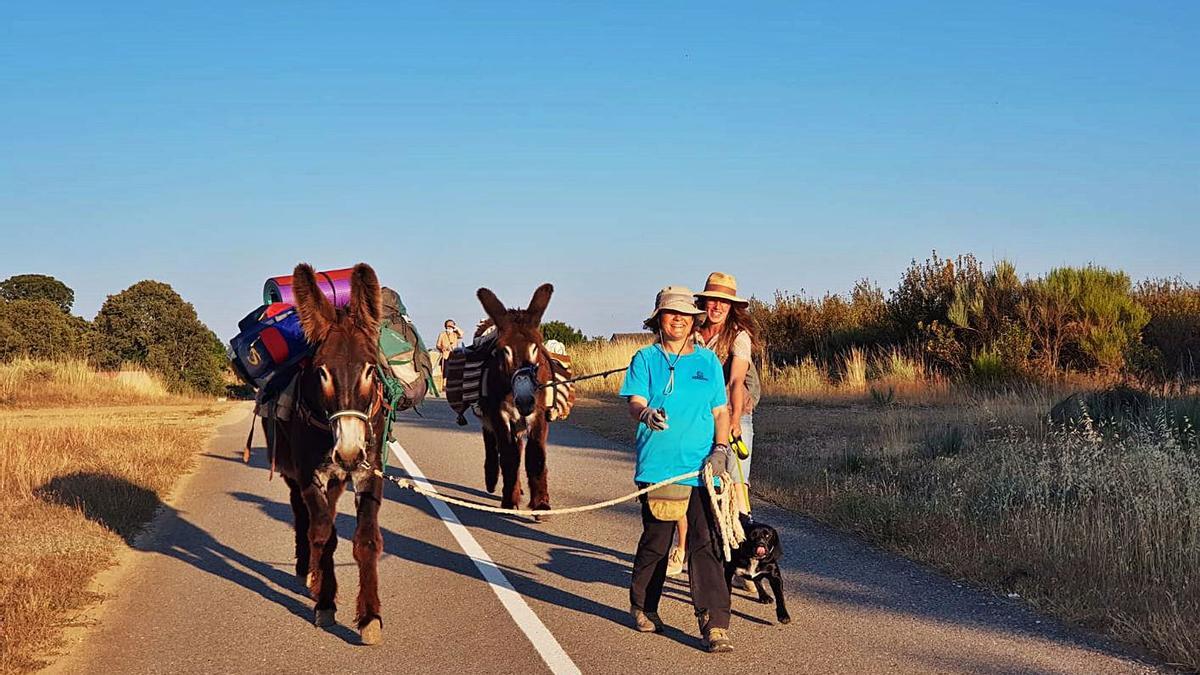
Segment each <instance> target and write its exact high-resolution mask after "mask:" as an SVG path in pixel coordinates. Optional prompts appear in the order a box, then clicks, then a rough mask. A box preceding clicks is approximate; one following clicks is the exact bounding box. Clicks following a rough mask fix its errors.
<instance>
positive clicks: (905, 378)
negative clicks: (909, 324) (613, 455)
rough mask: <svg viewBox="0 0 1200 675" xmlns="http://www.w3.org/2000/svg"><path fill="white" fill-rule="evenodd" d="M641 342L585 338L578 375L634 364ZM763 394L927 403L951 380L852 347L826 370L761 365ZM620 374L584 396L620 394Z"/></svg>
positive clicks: (908, 361) (576, 352) (893, 355)
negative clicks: (874, 393)
mask: <svg viewBox="0 0 1200 675" xmlns="http://www.w3.org/2000/svg"><path fill="white" fill-rule="evenodd" d="M641 347H642V345H638V344H634V343H630V342H602V341H594V342H585V343H582V344H579V345H575V346H573V347H571V348H570V350H569V352H570V356H571V360H572V364H573V365H572V368H573V371H574V373H575V374H576V375H577V376H579V375H587V374H590V373H599V372H602V371H605V370H610V369H613V368H622V367H624V366H627V365H629V360H630V359H631V358H633V354H634V352H636V351H637V350H638V349H640V348H641ZM759 373H760V375H761V377H762V390H763V396H764V397H766V398H767V399H770V400H773V401H774V402H805V401H818V400H831V399H836V400H840V401H851V400H871V390H872V389H875V390H878V391H886V392H891V394H892V395H893V396H895V397H896V398H897V399H898V400H904V401H922V402H924V401H928V400H931V399H938V398H944V397H945V396H946V395H947V394H948V392H949V389H950V387H949V383H948V382H947V381H946V380H945V379H944V378H942V377H940V376H937V375H935V374H933V373H931V372H930V370H929V369H928V368H927V367H926V365H925V363H924V362H923V361H921V360H920V359H919V358H914V357H912V356H910V355H908V354H907V353H905V352H904V351H902V350H899V349H887V350H879V351H876V352H868V351H867V350H863V349H858V348H854V349H850V350H848V351H847V352H846V353H845V354H844V355H843V356H842V357H840V358H839V359H837V367H835V368H832V369H831V368H827V367H825V366H823V365H821V364H818V363H817V362H816V361H814V360H813V359H812V358H805V359H804V360H802V361H800V362H799V363H797V364H794V365H788V366H773V365H769V364H767V365H762V366H760V367H759ZM621 383H622V375H621V374H620V373H618V374H616V375H611V376H609V377H606V378H603V379H595V380H587V381H584V382H580V383H578V384H577V385H576V387H577V391H578V392H579V393H581V394H584V395H589V394H590V395H616V394H617V393H618V392H619V391H620V389H621Z"/></svg>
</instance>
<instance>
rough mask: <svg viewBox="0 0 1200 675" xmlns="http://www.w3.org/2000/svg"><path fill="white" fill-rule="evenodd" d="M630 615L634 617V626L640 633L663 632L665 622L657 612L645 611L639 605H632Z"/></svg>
mask: <svg viewBox="0 0 1200 675" xmlns="http://www.w3.org/2000/svg"><path fill="white" fill-rule="evenodd" d="M629 616H631V617H633V627H634V628H636V629H637V630H638V632H639V633H661V632H663V622H662V619H660V618H658V613H657V612H643V611H642V610H640V609H638V608H637V607H630V608H629Z"/></svg>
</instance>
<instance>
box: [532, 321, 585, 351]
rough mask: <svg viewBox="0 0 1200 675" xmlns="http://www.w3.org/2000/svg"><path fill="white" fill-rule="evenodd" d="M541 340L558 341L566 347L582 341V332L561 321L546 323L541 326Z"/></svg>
mask: <svg viewBox="0 0 1200 675" xmlns="http://www.w3.org/2000/svg"><path fill="white" fill-rule="evenodd" d="M542 338H543V339H545V340H558V341H559V342H561V343H563V344H564V345H566V346H568V347H570V346H571V345H577V344H579V343H581V342H583V341H584V337H583V331H581V330H579V329H578V328H575V327H573V326H571V325H569V324H566V323H564V322H562V321H548V322H546V323H544V324H542Z"/></svg>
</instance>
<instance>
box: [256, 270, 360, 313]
mask: <svg viewBox="0 0 1200 675" xmlns="http://www.w3.org/2000/svg"><path fill="white" fill-rule="evenodd" d="M353 271H354V268H353V267H347V268H346V269H342V270H329V271H327V272H317V286H319V287H320V289H321V293H323V294H324V295H325V297H326V298H328V299H329V301H330V302H332V303H333V306H334V307H344V306H346V305H347V304H349V303H350V274H351V272H353ZM263 302H264V303H266V304H268V305H269V304H271V303H275V302H286V303H288V304H289V305H294V304H296V299H295V297H294V296H293V294H292V277H291V276H290V275H289V276H285V277H271V278H270V279H267V283H266V284H264V285H263Z"/></svg>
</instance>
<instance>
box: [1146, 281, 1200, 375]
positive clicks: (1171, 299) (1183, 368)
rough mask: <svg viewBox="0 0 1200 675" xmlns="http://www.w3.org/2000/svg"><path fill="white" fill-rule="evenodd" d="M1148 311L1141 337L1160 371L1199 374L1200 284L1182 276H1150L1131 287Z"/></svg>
mask: <svg viewBox="0 0 1200 675" xmlns="http://www.w3.org/2000/svg"><path fill="white" fill-rule="evenodd" d="M1134 298H1136V299H1137V301H1138V303H1139V304H1140V305H1141V306H1142V307H1145V308H1146V310H1147V311H1148V312H1149V313H1150V320H1149V321H1148V322H1147V323H1146V325H1145V327H1144V328H1142V341H1143V342H1144V343H1145V345H1146V346H1147V347H1148V348H1150V349H1151V350H1153V352H1154V357H1155V361H1157V363H1155V364H1153V365H1154V366H1156V370H1158V371H1159V373H1160V374H1161V375H1165V376H1168V377H1171V376H1175V375H1177V374H1181V375H1183V376H1185V377H1198V376H1200V287H1197V286H1196V285H1194V284H1189V283H1187V282H1185V281H1183V280H1182V279H1151V280H1147V281H1143V282H1142V283H1140V284H1138V286H1137V288H1136V289H1134Z"/></svg>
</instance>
